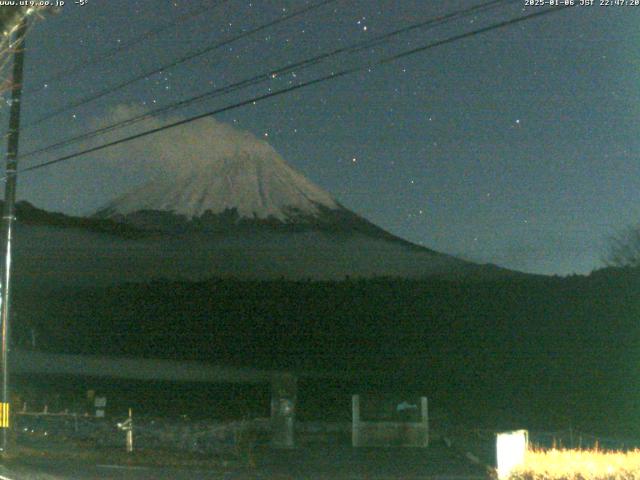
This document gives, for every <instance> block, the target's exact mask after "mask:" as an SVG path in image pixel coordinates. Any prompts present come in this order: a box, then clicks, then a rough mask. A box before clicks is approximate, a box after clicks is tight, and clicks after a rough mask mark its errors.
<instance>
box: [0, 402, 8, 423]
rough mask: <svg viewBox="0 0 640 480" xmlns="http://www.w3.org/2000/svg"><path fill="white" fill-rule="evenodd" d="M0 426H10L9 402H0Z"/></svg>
mask: <svg viewBox="0 0 640 480" xmlns="http://www.w3.org/2000/svg"><path fill="white" fill-rule="evenodd" d="M0 428H9V403H3V402H0Z"/></svg>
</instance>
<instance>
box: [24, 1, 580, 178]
mask: <svg viewBox="0 0 640 480" xmlns="http://www.w3.org/2000/svg"><path fill="white" fill-rule="evenodd" d="M566 8H571V5H563V6H559V7H553V8H549V9H546V10H540V11H536V12H534V13H530V14H528V15H524V16H521V17H516V18H513V19H510V20H505V21H503V22H499V23H495V24H493V25H490V26H487V27H483V28H479V29H476V30H472V31H470V32H467V33H462V34H459V35H455V36H453V37H449V38H446V39H444V40H439V41H437V42H433V43H429V44H427V45H423V46H421V47H416V48H413V49H411V50H407V51H405V52H401V53H398V54H395V55H391V56H388V57H385V58H383V59H381V60H378V61H376V62H373V63H369V64H366V65H363V66H358V67H353V68H349V69H345V70H341V71H339V72H332V73H330V74H329V75H325V76H323V77H319V78H316V79H314V80H309V81H307V82H303V83H300V84H298V85H293V86H291V87H288V88H284V89H281V90H278V91H275V92H270V93H266V94H263V95H259V96H256V97H253V98H250V99H248V100H243V101H241V102H237V103H234V104H232V105H228V106H226V107H221V108H218V109H215V110H212V111H209V112H206V113H202V114H199V115H195V116H192V117H189V118H186V119H183V120H179V121H176V122H173V123H169V124H167V125H163V126H161V127H157V128H153V129H151V130H147V131H145V132H141V133H137V134H135V135H130V136H128V137H124V138H121V139H118V140H114V141H112V142H108V143H105V144H102V145H98V146H95V147H92V148H87V149H85V150H81V151H79V152H76V153H72V154H69V155H65V156H62V157H59V158H56V159H54V160H49V161H47V162H42V163H39V164H37V165H33V166H31V167H27V168H24V169H21V170H19V173H23V172H30V171H34V170H39V169H41V168H44V167H48V166H50V165H54V164H57V163H61V162H65V161H67V160H71V159H73V158H76V157H79V156H82V155H86V154H89V153H94V152H97V151H99V150H103V149H105V148H109V147H113V146H116V145H120V144H122V143H126V142H129V141H132V140H136V139H138V138H142V137H146V136H148V135H152V134H154V133H158V132H161V131H163V130H167V129H169V128H173V127H178V126H180V125H185V124H187V123H191V122H194V121H196V120H200V119H202V118H206V117H210V116H212V115H216V114H219V113H223V112H227V111H229V110H235V109H236V108H240V107H244V106H246V105H250V104H256V103H257V102H260V101H262V100H266V99H269V98H273V97H276V96H280V95H283V94H285V93H289V92H292V91H295V90H300V89H302V88H306V87H309V86H312V85H316V84H319V83H322V82H325V81H329V80H334V79H337V78H341V77H344V76H346V75H350V74H353V73H357V72H361V71H364V70H366V69H369V68H372V67H376V66H381V65H385V64H387V63H391V62H394V61H397V60H400V59H402V58H406V57H409V56H411V55H415V54H417V53H421V52H424V51H427V50H431V49H433V48H436V47H440V46H442V45H446V44H449V43H453V42H456V41H459V40H462V39H465V38H470V37H473V36H475V35H480V34H482V33H486V32H489V31H492V30H497V29H500V28H505V27H508V26H511V25H514V24H517V23H521V22H524V21H527V20H531V19H533V18H537V17H541V16H543V15H547V14H550V13H555V12H559V11H561V10H564V9H566Z"/></svg>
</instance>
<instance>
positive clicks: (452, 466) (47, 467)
mask: <svg viewBox="0 0 640 480" xmlns="http://www.w3.org/2000/svg"><path fill="white" fill-rule="evenodd" d="M256 464H257V467H256V468H226V469H225V468H222V467H220V469H217V470H203V469H193V468H180V467H170V468H166V467H165V468H157V467H131V466H122V465H108V464H86V463H81V462H73V461H51V460H44V459H37V460H35V459H31V460H23V461H21V462H17V463H14V464H12V465H9V466H8V468H7V469H6V470H5V472H4V473H2V472H1V471H0V473H1V475H0V480H94V479H95V480H98V479H99V480H104V479H106V480H165V479H167V480H168V479H171V480H197V479H202V480H209V479H216V480H222V479H224V480H245V479H246V480H258V479H264V480H266V479H275V480H285V479H287V480H298V479H322V480H325V479H326V480H329V479H335V480H360V479H363V480H364V479H368V480H399V479H407V480H426V479H430V480H436V479H438V480H481V479H482V480H484V479H487V478H488V475H487V471H486V468H485V467H482V466H480V465H476V464H473V463H471V462H470V461H468V460H467V459H466V458H465V457H464V456H463V455H461V454H460V453H458V452H456V451H455V450H451V449H448V448H446V447H445V446H437V447H430V448H428V449H412V448H397V449H353V448H350V447H341V446H319V447H314V448H304V449H293V450H277V451H275V450H270V449H266V448H265V449H262V450H260V451H258V452H256ZM3 477H4V478H3Z"/></svg>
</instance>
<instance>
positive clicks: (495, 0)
mask: <svg viewBox="0 0 640 480" xmlns="http://www.w3.org/2000/svg"><path fill="white" fill-rule="evenodd" d="M516 1H519V0H491V1H489V2H485V3H482V4H479V5H476V6H473V7H470V8H467V9H464V10H458V11H455V12H452V13H449V14H446V15H442V16H439V17H435V18H430V19H428V20H425V21H422V22H418V23H414V24H412V25H409V26H407V27H403V28H401V29H398V30H394V31H391V32H387V33H385V34H381V35H378V36H376V37H373V38H371V39H369V40H365V41H362V42H359V43H356V44H355V45H350V46H346V47H341V48H337V49H334V50H332V51H329V52H326V53H323V54H320V55H317V56H315V57H312V58H310V59H305V60H302V61H298V62H294V63H290V64H288V65H286V66H284V67H281V68H278V69H276V70H268V71H266V72H263V73H261V74H259V75H255V76H254V77H251V78H249V79H245V80H242V81H239V82H236V83H233V84H230V85H227V86H225V87H220V88H216V89H213V90H210V91H207V92H205V93H202V94H199V95H196V96H194V97H190V98H187V99H185V100H182V101H179V102H176V103H173V104H170V105H167V106H164V107H160V108H157V109H155V110H151V111H148V112H145V113H142V114H138V115H136V116H133V117H130V118H128V119H126V120H121V121H119V122H117V123H115V124H112V125H108V126H105V127H101V128H98V129H96V130H93V131H89V132H85V133H82V134H80V135H77V136H75V137H70V138H67V139H64V140H61V141H59V142H56V143H54V144H52V145H48V146H46V147H42V148H39V149H37V150H32V151H30V152H27V153H25V154H23V155H21V158H27V157H31V156H33V155H36V154H41V153H46V152H49V151H51V150H56V149H58V148H61V147H64V146H67V145H70V144H73V143H76V142H78V141H81V140H87V139H89V138H93V137H95V136H97V135H100V134H103V133H107V132H110V131H113V130H116V129H118V128H122V127H125V126H129V125H133V124H135V123H138V122H140V121H143V120H146V119H149V118H152V117H154V116H157V115H159V114H162V113H166V112H169V111H173V110H176V109H179V108H183V107H186V106H188V105H191V104H193V103H195V102H198V101H200V100H204V99H205V98H214V97H218V96H222V95H226V94H228V93H231V92H234V91H236V90H240V89H242V88H246V87H249V86H253V85H257V84H259V83H262V82H264V81H267V80H269V79H271V78H274V77H277V76H279V75H283V74H286V73H288V72H291V71H294V70H295V71H299V70H301V69H305V68H309V67H312V66H314V65H317V64H319V63H320V62H322V61H324V60H326V59H328V58H330V57H333V56H336V55H340V54H343V53H347V52H348V53H353V52H357V51H360V50H363V49H366V48H370V47H373V46H379V45H381V44H382V43H383V42H385V41H388V40H389V39H390V38H392V37H394V36H397V35H401V34H403V33H407V32H410V31H413V30H416V29H419V28H425V27H435V26H437V25H442V24H444V23H447V22H449V21H452V20H457V19H459V18H462V17H465V16H468V15H471V14H477V13H479V12H482V11H486V10H489V9H492V8H496V7H497V6H500V4H504V3H514V2H516Z"/></svg>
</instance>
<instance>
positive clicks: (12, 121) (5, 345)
mask: <svg viewBox="0 0 640 480" xmlns="http://www.w3.org/2000/svg"><path fill="white" fill-rule="evenodd" d="M26 29H27V18H26V16H24V17H23V18H22V19H21V20H20V24H19V25H18V28H17V30H16V32H15V36H14V42H13V48H15V51H14V54H13V75H12V78H11V110H10V112H9V115H10V116H9V131H8V134H7V169H6V172H5V178H6V183H5V190H4V212H3V215H2V218H3V220H4V222H3V223H4V228H5V245H4V247H5V250H4V253H5V262H4V269H3V271H2V280H1V283H0V290H1V293H2V297H1V301H2V304H1V305H0V321H1V326H0V333H1V336H2V338H1V339H0V349H1V358H0V366H1V368H2V392H1V393H2V398H1V400H2V402H1V403H0V429H1V430H2V438H1V442H2V443H1V445H0V447H1V451H2V453H5V454H6V453H7V444H8V437H9V427H10V424H9V418H10V415H11V411H10V402H9V345H10V344H9V334H10V330H9V306H10V296H9V293H10V289H9V287H10V283H9V281H10V279H11V240H12V237H13V221H14V219H15V201H16V177H17V170H18V139H19V136H20V98H21V96H22V67H23V64H24V37H25V33H26Z"/></svg>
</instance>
